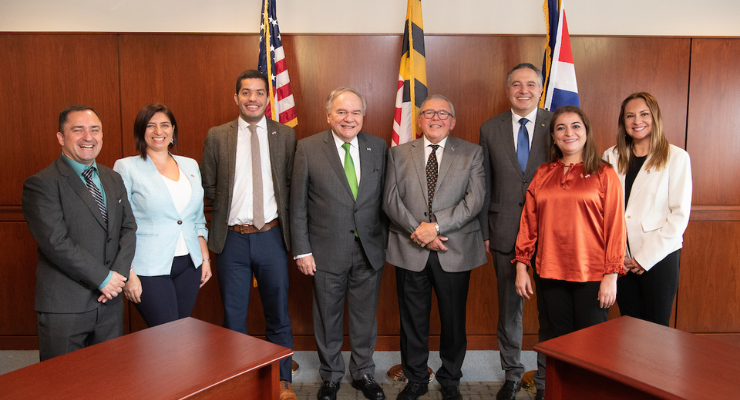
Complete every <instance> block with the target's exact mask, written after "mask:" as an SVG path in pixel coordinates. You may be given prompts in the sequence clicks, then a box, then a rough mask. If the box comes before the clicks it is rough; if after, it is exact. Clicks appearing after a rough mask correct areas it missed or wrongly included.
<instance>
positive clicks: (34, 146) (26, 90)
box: [0, 33, 120, 205]
mask: <svg viewBox="0 0 740 400" xmlns="http://www.w3.org/2000/svg"><path fill="white" fill-rule="evenodd" d="M0 54H3V57H0V71H3V73H2V74H0V124H1V125H0V126H2V127H3V129H4V130H5V132H4V135H3V146H2V147H0V170H2V171H3V173H2V174H0V187H3V188H12V189H11V190H3V191H0V205H20V204H21V188H22V185H23V181H24V180H25V179H26V178H28V177H29V176H31V175H33V174H35V173H36V172H38V171H40V170H42V169H43V168H45V167H46V166H48V165H49V164H50V163H51V162H52V161H54V159H56V158H57V157H59V154H60V153H61V146H60V145H59V144H58V142H57V139H56V132H57V131H58V130H59V129H58V119H59V112H60V111H61V110H62V108H64V107H66V106H68V105H70V104H74V103H79V104H84V105H87V106H90V107H93V108H94V109H95V110H96V111H97V112H98V114H100V119H101V120H102V123H103V132H104V138H105V140H104V145H103V149H102V151H101V153H100V156H99V158H98V160H99V161H100V162H101V163H102V164H104V165H111V162H112V161H114V160H115V159H117V158H118V156H119V154H120V119H119V115H120V111H119V101H118V100H119V96H118V55H117V45H116V35H114V34H89V35H86V34H82V35H67V34H12V33H6V34H2V35H0Z"/></svg>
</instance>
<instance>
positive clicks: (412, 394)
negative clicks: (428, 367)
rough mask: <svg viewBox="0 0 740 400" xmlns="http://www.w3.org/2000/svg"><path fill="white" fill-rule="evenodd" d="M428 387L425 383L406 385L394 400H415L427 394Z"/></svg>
mask: <svg viewBox="0 0 740 400" xmlns="http://www.w3.org/2000/svg"><path fill="white" fill-rule="evenodd" d="M428 386H429V385H428V384H426V383H407V384H406V387H405V388H403V390H402V391H401V393H399V394H398V397H396V400H417V399H418V398H419V397H421V396H423V395H425V394H427V390H428Z"/></svg>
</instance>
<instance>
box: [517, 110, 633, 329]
mask: <svg viewBox="0 0 740 400" xmlns="http://www.w3.org/2000/svg"><path fill="white" fill-rule="evenodd" d="M550 135H551V136H552V146H551V148H550V159H551V161H552V162H550V163H547V164H543V165H542V166H540V168H539V169H538V170H537V172H536V174H535V176H534V178H533V179H532V183H531V184H530V185H529V189H528V190H527V201H526V203H525V205H524V211H523V212H522V218H521V223H520V228H519V235H518V236H517V240H516V260H515V261H516V269H517V277H516V290H517V293H519V295H520V296H523V297H526V298H529V295H530V294H532V284H531V281H530V279H529V274H528V273H527V268H528V267H529V263H530V261H529V260H531V259H532V255H533V254H534V252H535V250H536V251H537V258H536V268H537V273H539V275H540V277H541V278H542V279H541V281H542V283H541V285H542V297H543V301H544V304H545V310H540V312H543V311H544V312H545V313H546V316H547V318H548V320H549V322H550V328H551V329H552V333H553V337H558V336H561V335H565V334H567V333H570V332H573V331H576V330H579V329H583V328H586V327H589V326H592V325H596V324H599V323H601V322H604V321H606V319H607V314H608V312H609V307H610V306H611V305H612V304H614V301H615V300H616V296H617V275H618V274H622V273H623V267H622V266H623V263H624V251H625V225H624V205H623V200H622V197H623V196H622V186H621V184H620V182H619V178H618V176H617V174H616V172H615V171H614V169H613V168H612V167H611V166H610V165H609V164H608V163H606V162H605V161H603V160H601V158H599V156H598V154H597V153H596V146H595V145H594V141H593V135H592V132H591V127H590V122H589V120H588V118H587V117H586V115H585V114H584V113H583V111H581V109H579V108H578V107H574V106H565V107H562V108H559V109H558V110H557V111H555V113H554V114H553V116H552V119H551V120H550Z"/></svg>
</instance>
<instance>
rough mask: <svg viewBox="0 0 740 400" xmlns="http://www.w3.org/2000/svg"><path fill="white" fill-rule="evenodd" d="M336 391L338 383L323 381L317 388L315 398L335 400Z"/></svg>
mask: <svg viewBox="0 0 740 400" xmlns="http://www.w3.org/2000/svg"><path fill="white" fill-rule="evenodd" d="M338 391H339V382H336V383H335V382H331V381H324V383H323V384H322V385H321V387H320V388H319V393H317V394H316V398H317V399H319V400H337V392H338Z"/></svg>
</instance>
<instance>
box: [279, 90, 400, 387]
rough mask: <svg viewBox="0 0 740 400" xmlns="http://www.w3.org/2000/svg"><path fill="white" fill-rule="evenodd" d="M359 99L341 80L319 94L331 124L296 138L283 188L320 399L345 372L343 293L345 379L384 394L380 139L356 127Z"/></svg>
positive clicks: (362, 106)
mask: <svg viewBox="0 0 740 400" xmlns="http://www.w3.org/2000/svg"><path fill="white" fill-rule="evenodd" d="M365 108H366V105H365V100H364V99H363V97H362V95H361V94H360V93H359V92H358V91H357V90H355V89H352V88H348V87H340V88H338V89H336V90H334V91H333V92H331V94H329V97H328V99H327V101H326V119H327V121H328V122H329V124H330V125H331V129H329V130H326V131H324V132H321V133H317V134H315V135H313V136H310V137H307V138H305V139H302V140H300V141H299V142H298V147H297V149H296V155H295V161H294V164H293V179H292V180H291V190H290V209H291V231H292V232H293V233H292V242H293V243H292V245H293V254H294V255H295V258H296V264H297V265H298V268H299V269H300V271H301V272H302V273H304V274H306V275H311V276H313V321H314V334H315V337H316V347H317V349H318V352H319V359H320V360H321V367H320V368H319V374H320V375H321V380H322V381H323V384H322V386H321V388H320V389H319V393H318V396H317V397H318V399H319V400H334V399H336V393H337V391H338V390H339V383H340V381H341V379H342V377H343V376H344V372H345V366H344V360H343V359H342V353H341V349H342V342H343V339H344V329H343V320H344V298H345V296H346V297H347V306H348V310H349V336H350V342H351V345H352V349H351V350H352V356H351V358H350V365H349V372H350V375H351V382H352V386H353V387H354V388H356V389H358V390H361V391H362V393H363V395H364V396H365V397H366V398H368V399H372V400H382V399H385V395H384V393H383V390H382V389H381V388H380V386H379V385H378V384H377V383H376V382H375V378H374V374H375V363H374V362H373V353H374V351H375V341H376V338H377V324H376V317H375V312H376V309H377V306H378V292H379V290H380V280H381V276H382V272H383V265H384V264H385V250H384V249H385V243H386V237H387V224H386V222H385V221H386V218H385V215H384V214H383V211H382V208H381V206H382V200H383V187H384V183H385V160H386V151H387V145H386V143H385V141H384V140H383V139H380V138H378V137H376V136H373V135H371V134H369V133H365V132H361V131H360V129H361V128H362V120H363V117H364V116H365Z"/></svg>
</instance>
